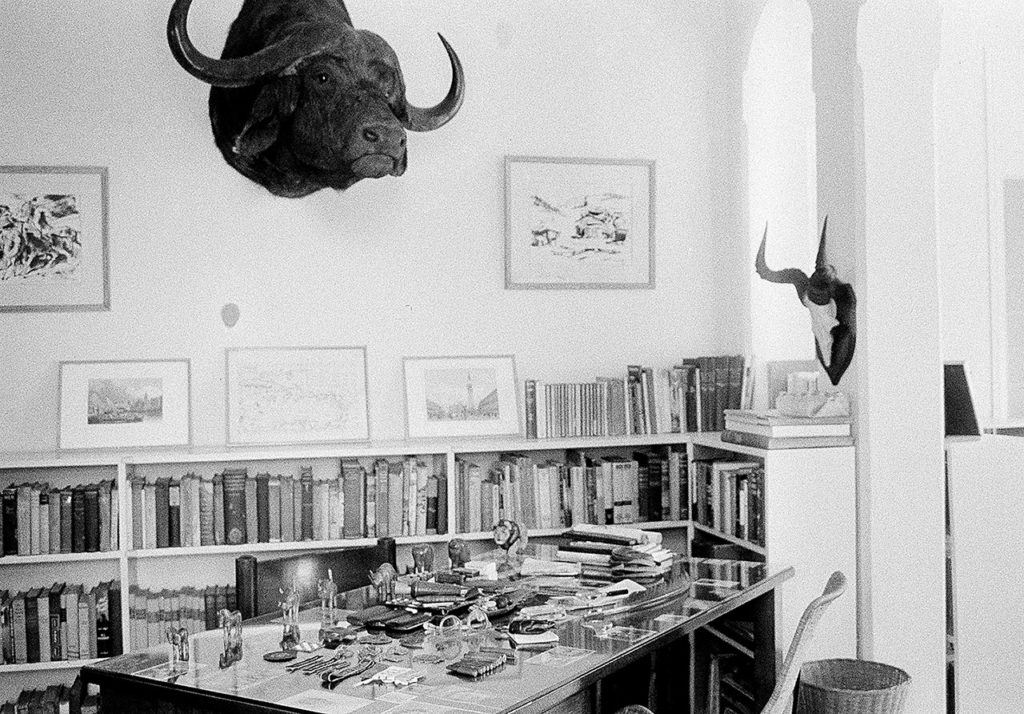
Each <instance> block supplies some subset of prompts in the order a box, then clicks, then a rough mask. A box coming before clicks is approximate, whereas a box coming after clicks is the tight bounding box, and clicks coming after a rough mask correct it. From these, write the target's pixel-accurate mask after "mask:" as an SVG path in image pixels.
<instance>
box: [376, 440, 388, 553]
mask: <svg viewBox="0 0 1024 714" xmlns="http://www.w3.org/2000/svg"><path fill="white" fill-rule="evenodd" d="M373 470H374V472H375V473H376V478H375V479H374V484H375V486H376V489H377V495H376V497H375V500H374V503H376V504H377V517H376V521H375V522H376V526H377V528H376V532H375V533H374V535H375V536H377V537H379V536H386V535H391V531H390V527H391V522H390V513H389V512H388V511H389V507H390V505H391V504H390V499H389V496H388V462H387V460H386V459H377V461H376V462H374V465H373Z"/></svg>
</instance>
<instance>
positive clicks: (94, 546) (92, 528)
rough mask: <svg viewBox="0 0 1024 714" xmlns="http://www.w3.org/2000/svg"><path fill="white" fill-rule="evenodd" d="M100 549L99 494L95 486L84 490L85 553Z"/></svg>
mask: <svg viewBox="0 0 1024 714" xmlns="http://www.w3.org/2000/svg"><path fill="white" fill-rule="evenodd" d="M99 549H100V492H99V488H98V487H96V486H95V485H93V486H89V487H87V488H86V489H85V551H86V552H87V553H95V552H96V551H98V550H99Z"/></svg>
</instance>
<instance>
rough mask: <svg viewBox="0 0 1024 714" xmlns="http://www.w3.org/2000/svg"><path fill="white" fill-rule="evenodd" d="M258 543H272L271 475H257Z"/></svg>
mask: <svg viewBox="0 0 1024 714" xmlns="http://www.w3.org/2000/svg"><path fill="white" fill-rule="evenodd" d="M256 542H257V543H269V542H270V474H269V473H261V474H256Z"/></svg>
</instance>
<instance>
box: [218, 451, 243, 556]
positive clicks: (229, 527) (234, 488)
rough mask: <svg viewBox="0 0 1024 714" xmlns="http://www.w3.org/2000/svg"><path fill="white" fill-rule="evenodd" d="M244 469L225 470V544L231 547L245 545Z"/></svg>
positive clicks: (223, 476)
mask: <svg viewBox="0 0 1024 714" xmlns="http://www.w3.org/2000/svg"><path fill="white" fill-rule="evenodd" d="M246 475H247V472H246V470H245V469H244V468H236V469H224V471H223V473H222V474H221V476H222V478H223V481H224V542H225V543H228V544H230V545H240V544H241V543H245V534H246V523H245V481H246Z"/></svg>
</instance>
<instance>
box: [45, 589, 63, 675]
mask: <svg viewBox="0 0 1024 714" xmlns="http://www.w3.org/2000/svg"><path fill="white" fill-rule="evenodd" d="M63 592H64V583H54V584H53V585H51V586H50V593H49V599H50V623H49V624H50V661H51V662H59V661H60V660H62V659H67V655H66V653H65V652H64V641H63V638H62V637H61V621H62V620H63V621H64V622H67V613H66V612H64V611H63V610H62V609H61V606H60V605H61V597H60V596H61V593H63Z"/></svg>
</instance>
